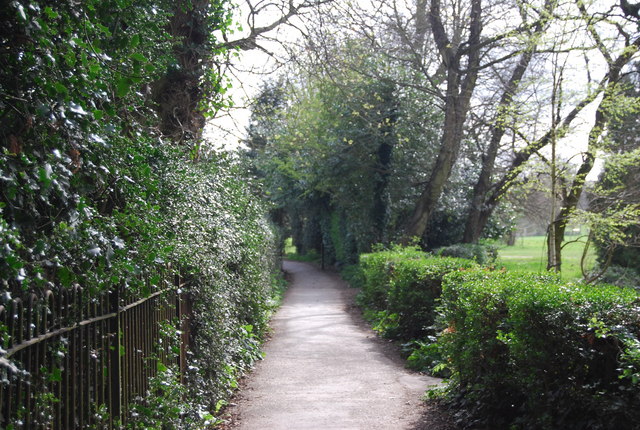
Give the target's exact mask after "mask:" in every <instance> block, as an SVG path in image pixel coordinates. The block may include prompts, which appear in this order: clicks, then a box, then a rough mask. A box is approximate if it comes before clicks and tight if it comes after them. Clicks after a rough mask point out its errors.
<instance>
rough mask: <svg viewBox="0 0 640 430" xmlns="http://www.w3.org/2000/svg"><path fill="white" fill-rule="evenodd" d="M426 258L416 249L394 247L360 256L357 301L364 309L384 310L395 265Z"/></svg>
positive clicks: (424, 254)
mask: <svg viewBox="0 0 640 430" xmlns="http://www.w3.org/2000/svg"><path fill="white" fill-rule="evenodd" d="M426 256H427V254H426V253H424V252H422V251H420V250H419V249H418V248H417V247H405V248H403V247H399V246H397V247H394V248H392V249H389V250H382V251H378V252H372V253H369V254H362V255H361V256H360V267H361V269H362V274H363V280H364V282H363V285H362V291H361V293H360V296H359V297H358V301H359V303H360V304H361V305H363V306H364V307H366V308H371V309H374V310H384V309H386V307H387V294H388V291H389V288H390V284H391V276H392V272H393V267H394V264H395V263H398V262H400V261H404V260H412V259H421V258H425V257H426Z"/></svg>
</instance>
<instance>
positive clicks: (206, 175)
mask: <svg viewBox="0 0 640 430" xmlns="http://www.w3.org/2000/svg"><path fill="white" fill-rule="evenodd" d="M231 9H232V6H231V5H230V4H228V3H227V2H226V1H224V0H221V1H212V2H178V3H176V2H170V1H165V0H159V1H156V0H153V1H151V0H139V1H138V0H136V1H133V0H86V1H79V2H70V1H53V0H30V1H26V0H15V1H11V2H7V4H6V5H5V7H3V8H1V9H0V17H1V18H2V23H3V25H2V26H1V27H0V35H1V37H2V40H3V43H4V42H6V43H5V44H6V49H5V47H4V46H3V54H2V55H3V56H2V62H3V63H2V64H3V67H2V68H0V87H2V91H1V92H0V93H1V94H0V106H2V109H3V113H2V115H1V116H0V125H1V126H2V130H3V132H2V134H1V135H0V146H2V154H0V155H1V156H0V185H1V187H2V190H3V192H2V193H0V216H1V219H0V240H1V241H2V244H3V246H2V247H1V249H0V280H1V282H2V288H3V295H2V296H3V297H2V300H8V299H10V298H11V297H17V296H21V295H27V294H29V293H30V292H33V291H36V292H37V291H42V290H43V289H47V288H51V289H54V288H56V289H65V288H70V287H72V286H74V285H81V286H83V287H86V288H87V290H90V292H91V294H94V293H96V294H97V293H100V292H105V291H110V290H115V289H116V288H122V289H123V290H124V292H123V295H126V296H127V298H133V299H136V298H141V297H144V296H146V295H148V293H149V291H148V285H146V284H145V283H144V282H143V281H142V279H144V275H147V274H154V273H156V272H157V271H158V270H159V268H160V267H162V268H163V270H170V271H173V272H174V273H175V274H177V273H178V272H179V271H180V272H181V273H182V275H183V276H184V277H185V279H186V280H187V282H186V284H185V285H184V286H183V288H182V292H183V293H185V294H188V295H189V296H190V298H191V300H192V302H193V303H192V304H193V315H191V321H190V323H191V326H192V332H191V335H192V336H191V337H192V339H191V340H192V345H190V353H191V355H190V356H189V359H190V363H189V364H190V366H189V369H190V370H189V374H188V375H186V376H187V378H186V379H187V382H188V386H187V387H186V388H184V387H176V389H175V390H173V389H172V390H167V391H164V392H163V391H162V390H155V391H156V393H154V394H156V395H157V396H158V399H155V400H157V401H158V403H157V404H166V405H173V404H174V403H176V402H178V400H179V398H180V399H183V398H184V397H183V395H184V392H188V400H189V403H190V405H191V406H193V407H194V408H197V409H198V410H200V409H202V410H203V411H204V410H208V411H210V412H215V409H216V405H217V404H218V403H219V401H220V399H222V398H223V397H224V396H226V395H227V394H228V393H229V391H230V390H231V389H232V388H233V387H234V385H236V380H237V378H238V376H239V374H240V373H241V372H242V371H243V370H244V369H246V368H248V367H249V366H250V365H251V364H252V362H253V361H255V360H256V359H257V358H259V357H260V353H259V351H258V345H259V340H260V336H261V335H262V333H264V331H265V329H266V327H267V325H266V321H267V318H268V315H269V313H270V311H271V308H272V306H273V301H272V295H273V291H272V282H273V279H272V276H273V273H275V272H276V264H275V259H276V255H275V252H274V249H275V246H274V242H275V238H274V235H273V231H272V228H271V225H270V224H269V223H268V222H267V220H266V210H265V208H264V207H263V206H262V205H261V204H258V203H257V202H256V200H257V198H256V195H257V194H259V193H256V189H255V186H254V185H253V184H252V183H251V180H250V179H248V178H249V177H250V175H248V172H247V171H246V169H245V168H244V167H242V166H241V165H239V164H238V163H236V162H234V161H232V160H230V159H229V157H227V156H225V155H224V154H215V153H207V152H206V151H205V150H204V149H203V148H201V147H202V146H203V143H202V142H201V140H200V139H199V138H198V137H197V136H198V134H199V133H198V130H197V124H198V123H199V121H195V120H197V119H202V118H200V117H201V116H204V115H205V114H211V113H212V109H209V112H203V110H205V109H207V108H213V107H215V106H213V105H216V106H218V105H219V104H221V103H222V101H221V98H222V94H223V93H224V88H223V86H222V85H221V79H222V78H221V77H220V76H218V75H217V72H216V70H217V69H218V68H217V67H214V64H215V62H216V61H224V58H223V56H224V50H223V49H220V48H216V49H212V45H214V44H216V39H215V38H216V35H215V34H218V33H220V30H224V29H225V28H226V27H227V26H229V25H230V24H231V22H230V14H231ZM171 31H179V32H180V34H170V32H171ZM214 33H215V34H214ZM187 34H188V36H185V35H187ZM187 37H193V38H196V39H199V40H200V42H198V41H194V40H192V39H188V38H187ZM185 53H188V56H189V58H190V59H191V60H192V61H187V62H185V61H181V60H180V59H184V55H185ZM178 65H179V67H178ZM181 85H183V86H181ZM185 87H186V88H187V89H185ZM183 96H184V97H183ZM207 96H209V97H208V98H207ZM205 98H207V100H204V99H205ZM185 100H186V102H184V101H185ZM180 101H183V102H184V103H186V104H188V106H186V107H185V106H181V107H184V108H185V109H186V111H188V112H183V110H182V109H178V108H177V107H176V106H173V105H172V104H171V103H172V102H177V103H179V102H180ZM195 106H197V108H196V107H195ZM174 108H175V109H174ZM167 112H168V113H170V115H168V116H167V115H165V114H167ZM191 124H195V125H193V128H191ZM178 125H179V126H180V127H178ZM176 128H177V129H178V130H176ZM176 131H177V133H175V132H176ZM90 299H91V298H89V300H90ZM6 335H7V328H6V327H0V338H4V337H5V336H6ZM174 336H175V337H176V338H179V334H175V335H174ZM17 364H20V363H17ZM160 373H161V375H160V376H159V378H158V379H157V380H156V382H157V383H156V386H158V385H163V384H165V385H166V384H169V385H175V381H176V380H177V379H178V378H177V377H176V374H175V372H174V369H172V368H169V367H168V368H167V369H162V372H160ZM8 377H11V375H9V376H8ZM162 378H165V379H162ZM152 382H154V381H152ZM44 394H51V393H39V395H44ZM52 396H53V394H52ZM147 397H148V398H147V406H148V405H149V404H152V403H150V402H149V396H147ZM54 400H55V401H67V399H56V398H54ZM139 406H140V407H144V406H145V405H143V404H141V405H139ZM96 407H99V405H96ZM201 407H202V408H201ZM152 409H153V410H152V411H150V412H152V415H154V414H156V415H157V413H164V412H167V415H166V417H165V416H162V417H155V418H153V417H152V418H153V419H156V418H157V420H158V421H163V420H165V418H166V421H167V423H165V425H169V421H172V422H171V424H173V421H175V422H176V423H178V422H180V421H181V420H182V418H183V412H182V411H177V410H176V409H175V407H173V406H169V407H168V409H167V410H166V411H162V410H160V409H159V408H157V407H154V408H152ZM205 415H207V414H206V413H204V412H203V416H205ZM201 418H202V417H201ZM193 419H194V420H197V417H196V418H193ZM207 419H208V418H207ZM203 420H204V418H203ZM194 422H195V421H194ZM182 424H184V425H186V423H184V422H183V423H182ZM47 425H48V424H47V423H43V426H45V427H46V426H47ZM176 426H177V424H176ZM152 427H153V426H152ZM145 428H146V427H145Z"/></svg>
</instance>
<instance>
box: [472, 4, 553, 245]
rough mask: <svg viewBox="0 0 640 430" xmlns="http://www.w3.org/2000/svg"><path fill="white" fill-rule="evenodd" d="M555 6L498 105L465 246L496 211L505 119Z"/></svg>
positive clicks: (537, 29) (549, 8) (547, 9)
mask: <svg viewBox="0 0 640 430" xmlns="http://www.w3.org/2000/svg"><path fill="white" fill-rule="evenodd" d="M555 5H556V2H555V1H553V0H547V1H546V2H545V15H543V16H542V18H541V19H540V21H539V22H538V23H537V25H536V26H535V28H534V31H533V32H532V34H531V35H530V38H531V40H533V41H535V42H534V43H532V44H531V45H529V46H528V48H527V50H526V51H524V52H523V54H522V55H521V56H520V59H519V60H518V63H517V65H516V67H515V68H514V69H513V72H512V73H511V77H510V78H509V81H507V84H506V86H505V89H504V92H503V93H502V97H500V101H499V102H498V108H497V110H496V116H495V118H493V121H492V126H491V139H490V141H489V146H488V148H487V152H486V153H485V154H484V156H483V157H482V170H481V171H480V176H479V177H478V181H477V182H476V184H475V186H474V188H473V197H472V198H471V207H470V208H469V215H468V216H467V220H466V223H465V229H464V235H463V237H462V242H464V243H477V242H478V240H479V239H480V236H481V235H482V231H483V230H484V228H485V227H486V225H487V222H488V221H489V217H490V216H491V214H492V212H493V208H490V209H489V208H487V207H485V199H486V196H487V194H488V193H489V191H490V190H491V177H492V176H493V171H494V168H495V162H496V157H497V155H498V149H499V148H500V142H501V141H502V138H503V137H504V134H505V132H506V127H505V118H504V116H505V114H506V113H507V111H508V109H509V107H510V106H511V103H512V102H513V97H514V95H515V93H516V91H517V90H518V87H519V86H520V82H521V81H522V77H523V76H524V74H525V72H526V71H527V69H528V68H529V64H530V63H531V59H532V58H533V56H534V55H535V53H536V50H537V40H538V39H539V36H540V35H541V34H542V32H543V31H544V29H545V28H546V26H547V23H548V22H549V19H550V16H551V15H550V13H551V12H552V11H553V9H554V7H555ZM494 208H495V206H494ZM487 209H489V210H487Z"/></svg>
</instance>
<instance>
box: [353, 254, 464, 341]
mask: <svg viewBox="0 0 640 430" xmlns="http://www.w3.org/2000/svg"><path fill="white" fill-rule="evenodd" d="M360 266H361V270H362V273H363V279H364V286H363V289H362V292H361V296H360V298H359V300H360V302H361V303H362V304H364V305H365V306H366V307H368V308H371V309H374V310H378V311H380V312H378V313H377V314H376V324H377V325H378V327H380V331H381V332H382V333H383V334H384V335H385V336H388V337H391V338H395V339H401V340H411V339H425V338H426V337H427V336H429V335H433V334H435V331H434V328H433V324H434V322H435V316H436V313H435V307H436V302H437V300H438V299H439V297H440V294H441V283H442V278H443V276H444V275H446V274H447V273H449V272H451V271H455V270H460V269H462V268H465V269H466V268H470V267H475V266H476V264H475V263H473V262H472V261H469V260H465V259H460V258H448V257H445V258H443V257H431V256H429V255H428V254H425V253H422V252H420V251H418V250H417V249H416V248H411V247H409V248H401V247H395V248H393V249H391V250H388V251H381V252H376V253H372V254H364V255H362V256H361V257H360Z"/></svg>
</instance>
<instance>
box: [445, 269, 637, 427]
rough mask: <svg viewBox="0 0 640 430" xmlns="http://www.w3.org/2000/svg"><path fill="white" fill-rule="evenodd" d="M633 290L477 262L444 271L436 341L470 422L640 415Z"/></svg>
mask: <svg viewBox="0 0 640 430" xmlns="http://www.w3.org/2000/svg"><path fill="white" fill-rule="evenodd" d="M639 303H640V302H639V300H638V295H637V293H636V292H635V291H634V290H630V289H626V290H625V289H620V288H617V287H609V286H604V287H588V286H583V285H574V284H565V283H563V282H561V281H559V280H558V279H556V278H555V277H549V276H541V275H533V274H532V275H523V274H510V273H501V272H487V271H472V272H458V273H451V274H449V275H447V276H446V277H445V281H444V285H443V295H442V308H441V310H442V313H443V315H442V316H443V321H445V322H446V324H447V327H446V329H445V330H444V331H443V334H442V335H441V336H440V338H439V340H438V343H439V344H440V345H441V347H442V349H443V350H444V355H445V357H446V359H447V361H448V363H449V366H450V368H451V370H452V371H453V378H452V385H451V386H450V390H451V392H452V394H453V397H452V398H453V399H454V404H455V405H456V406H457V407H461V408H462V409H464V410H465V411H466V412H467V413H468V414H459V416H461V417H462V418H463V421H464V422H466V423H467V424H470V423H476V424H479V425H481V426H484V427H489V428H492V429H502V428H511V429H514V428H515V429H530V428H536V429H545V428H546V429H558V428H564V429H587V428H588V429H631V428H637V423H638V422H640V389H639V388H640V387H639V386H638V382H639V380H640V342H639V340H638V338H639V335H640V306H639Z"/></svg>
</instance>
